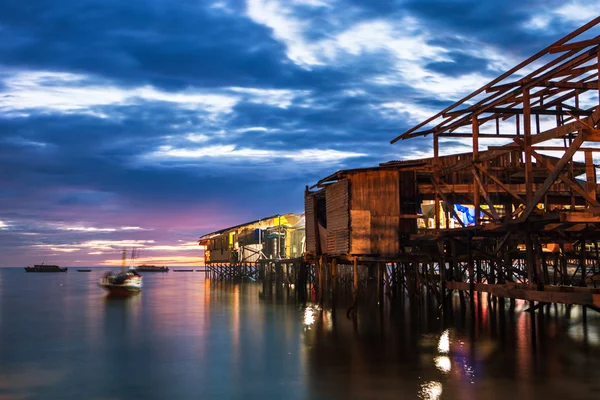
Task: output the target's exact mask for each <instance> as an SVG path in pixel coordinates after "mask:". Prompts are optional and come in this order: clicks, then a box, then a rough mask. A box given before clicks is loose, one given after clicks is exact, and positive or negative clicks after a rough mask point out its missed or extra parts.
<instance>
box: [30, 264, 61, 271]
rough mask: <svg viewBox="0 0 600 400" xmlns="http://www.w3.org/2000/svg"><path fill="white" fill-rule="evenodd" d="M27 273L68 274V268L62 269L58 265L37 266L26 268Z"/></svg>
mask: <svg viewBox="0 0 600 400" xmlns="http://www.w3.org/2000/svg"><path fill="white" fill-rule="evenodd" d="M25 272H67V267H65V268H61V267H59V266H58V265H44V264H36V265H34V266H33V267H25Z"/></svg>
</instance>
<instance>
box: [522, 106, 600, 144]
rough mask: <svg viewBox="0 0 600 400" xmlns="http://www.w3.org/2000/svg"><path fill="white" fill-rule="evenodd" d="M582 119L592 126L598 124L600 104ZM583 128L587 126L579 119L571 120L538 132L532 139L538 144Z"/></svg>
mask: <svg viewBox="0 0 600 400" xmlns="http://www.w3.org/2000/svg"><path fill="white" fill-rule="evenodd" d="M581 121H582V122H585V123H587V124H588V125H590V126H596V125H597V124H598V121H600V106H599V107H597V108H596V109H595V110H594V112H593V113H592V115H590V116H589V117H586V118H583V119H582V120H581ZM582 128H585V126H584V125H583V124H582V123H581V122H579V121H573V122H569V123H567V124H564V125H560V126H557V127H556V128H552V129H548V130H547V131H544V132H541V133H538V134H537V135H534V136H533V137H532V138H531V141H532V144H538V143H541V142H545V141H546V140H550V139H557V138H560V137H563V136H564V135H566V134H569V133H572V132H575V131H578V130H581V129H582Z"/></svg>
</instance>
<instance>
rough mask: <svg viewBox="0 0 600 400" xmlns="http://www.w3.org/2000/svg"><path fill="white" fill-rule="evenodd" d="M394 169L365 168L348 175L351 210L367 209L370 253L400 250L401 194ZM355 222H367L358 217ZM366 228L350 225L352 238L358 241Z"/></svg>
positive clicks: (385, 253) (387, 254)
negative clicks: (375, 169)
mask: <svg viewBox="0 0 600 400" xmlns="http://www.w3.org/2000/svg"><path fill="white" fill-rule="evenodd" d="M398 176H399V175H398V171H396V170H378V171H366V172H360V173H356V174H352V175H350V176H349V179H350V191H351V195H350V199H351V201H350V205H351V209H352V210H354V211H356V210H365V211H369V212H370V218H369V222H370V228H369V231H370V236H371V240H370V242H371V246H370V247H371V248H370V251H371V252H370V254H374V255H380V256H392V255H396V254H398V253H399V227H400V196H399V191H400V187H399V178H398ZM355 221H356V222H357V223H358V222H359V221H363V223H364V221H367V219H366V218H357V219H355ZM365 230H366V227H359V226H355V225H354V224H353V226H352V240H355V237H354V235H355V233H356V235H357V237H356V240H360V237H359V236H360V235H364V232H365Z"/></svg>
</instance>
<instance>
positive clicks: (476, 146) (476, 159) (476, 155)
mask: <svg viewBox="0 0 600 400" xmlns="http://www.w3.org/2000/svg"><path fill="white" fill-rule="evenodd" d="M471 121H472V124H473V162H474V163H477V162H479V120H478V119H477V115H473V117H472V118H471ZM476 171H477V170H476V169H475V168H474V169H473V171H472V173H473V208H474V211H475V225H479V216H480V211H479V205H480V201H481V200H480V195H479V189H478V188H476V178H475V174H476V173H477V172H476Z"/></svg>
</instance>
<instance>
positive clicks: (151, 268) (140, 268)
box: [135, 264, 169, 272]
mask: <svg viewBox="0 0 600 400" xmlns="http://www.w3.org/2000/svg"><path fill="white" fill-rule="evenodd" d="M135 269H136V271H139V272H169V267H158V266H156V265H146V264H142V265H138V266H137V267H136V268H135Z"/></svg>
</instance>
